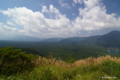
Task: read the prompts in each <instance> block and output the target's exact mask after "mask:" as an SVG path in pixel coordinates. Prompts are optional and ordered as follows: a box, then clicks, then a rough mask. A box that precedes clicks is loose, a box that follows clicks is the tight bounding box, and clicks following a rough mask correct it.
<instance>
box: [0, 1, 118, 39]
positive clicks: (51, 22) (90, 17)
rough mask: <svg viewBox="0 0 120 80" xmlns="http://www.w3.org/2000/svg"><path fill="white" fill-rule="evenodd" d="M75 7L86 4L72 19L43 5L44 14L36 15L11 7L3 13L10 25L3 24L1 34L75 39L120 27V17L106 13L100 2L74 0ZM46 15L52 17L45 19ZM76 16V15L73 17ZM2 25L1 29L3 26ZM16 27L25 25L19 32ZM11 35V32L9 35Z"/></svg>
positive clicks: (36, 13) (1, 24)
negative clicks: (93, 31) (86, 33)
mask: <svg viewBox="0 0 120 80" xmlns="http://www.w3.org/2000/svg"><path fill="white" fill-rule="evenodd" d="M73 1H74V3H75V4H77V3H78V4H84V5H85V7H84V8H79V9H78V11H79V15H78V16H77V17H76V18H75V19H74V20H70V19H69V18H67V17H66V15H65V14H61V13H60V12H59V10H58V9H57V8H55V7H54V6H53V5H50V6H49V7H48V8H47V6H42V10H41V12H39V11H38V12H33V11H32V10H30V9H27V8H26V7H15V8H9V9H8V10H1V11H0V12H1V13H3V14H4V15H7V16H8V17H9V18H10V20H8V22H7V24H8V25H9V26H12V25H15V26H14V28H12V27H9V26H6V25H5V24H3V23H0V33H1V32H2V31H4V32H5V31H7V32H6V34H7V33H8V32H12V33H11V34H13V33H14V34H16V32H17V34H25V35H29V36H34V37H39V38H50V37H72V36H78V35H82V33H81V31H87V32H91V31H92V30H100V29H108V28H120V17H117V18H116V14H114V13H112V14H107V13H106V8H105V6H104V5H103V4H102V2H101V1H100V0H73ZM45 14H47V15H48V16H49V18H48V17H45V16H44V15H45ZM73 15H74V14H73ZM1 26H2V27H1ZM17 26H22V27H23V28H22V29H19V28H18V27H17ZM8 34H9V33H8Z"/></svg>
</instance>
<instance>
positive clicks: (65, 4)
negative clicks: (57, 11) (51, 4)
mask: <svg viewBox="0 0 120 80" xmlns="http://www.w3.org/2000/svg"><path fill="white" fill-rule="evenodd" d="M59 3H60V5H61V6H62V7H67V8H70V6H69V5H68V3H63V0H59Z"/></svg>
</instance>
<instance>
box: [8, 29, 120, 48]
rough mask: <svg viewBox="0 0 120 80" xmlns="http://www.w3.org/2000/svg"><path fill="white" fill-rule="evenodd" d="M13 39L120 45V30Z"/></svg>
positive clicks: (14, 38) (15, 39) (17, 38)
mask: <svg viewBox="0 0 120 80" xmlns="http://www.w3.org/2000/svg"><path fill="white" fill-rule="evenodd" d="M9 40H11V41H38V42H58V43H72V44H92V45H93V44H94V45H99V46H104V47H114V46H115V47H120V31H118V30H114V31H111V32H109V33H107V34H104V35H96V36H89V37H71V38H49V39H39V38H36V37H31V36H24V35H20V36H16V37H13V38H11V39H9Z"/></svg>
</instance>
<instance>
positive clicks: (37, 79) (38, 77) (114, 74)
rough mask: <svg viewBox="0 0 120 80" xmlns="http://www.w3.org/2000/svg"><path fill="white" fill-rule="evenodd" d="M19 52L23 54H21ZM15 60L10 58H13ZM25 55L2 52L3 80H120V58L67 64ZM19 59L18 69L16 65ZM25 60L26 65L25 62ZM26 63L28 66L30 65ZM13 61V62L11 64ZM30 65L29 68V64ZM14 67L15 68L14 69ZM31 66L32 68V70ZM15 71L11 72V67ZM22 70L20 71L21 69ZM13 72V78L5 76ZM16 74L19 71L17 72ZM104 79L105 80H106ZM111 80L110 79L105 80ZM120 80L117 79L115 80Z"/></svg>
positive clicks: (10, 50) (4, 49) (95, 59)
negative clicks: (15, 62)
mask: <svg viewBox="0 0 120 80" xmlns="http://www.w3.org/2000/svg"><path fill="white" fill-rule="evenodd" d="M18 52H19V54H18ZM10 54H11V56H8V55H10ZM27 56H28V54H24V52H22V51H21V50H20V49H19V50H18V49H13V48H1V49H0V67H1V68H0V69H1V70H0V79H1V80H120V58H119V57H118V58H117V57H111V56H109V55H107V56H99V57H97V58H92V57H89V58H86V59H80V60H77V61H75V62H74V63H66V62H64V61H62V60H61V59H55V58H49V59H46V58H45V57H40V56H36V57H35V56H34V55H29V57H27ZM16 58H19V59H18V60H19V62H18V63H17V65H21V64H22V65H23V66H25V68H24V67H22V66H17V65H16V64H13V63H14V61H15V60H16ZM22 59H24V60H23V61H21V60H22ZM26 60H27V61H28V62H26ZM8 61H9V62H8ZM28 63H29V66H27V65H26V64H28ZM12 64H13V65H12ZM30 65H31V66H30ZM2 66H4V67H2ZM8 66H9V67H12V68H7V67H8ZM19 68H20V69H19ZM5 69H6V70H7V71H8V70H9V73H10V74H9V75H7V72H6V71H5V72H6V74H4V72H3V73H2V71H3V70H5ZM14 70H15V71H14ZM103 77H104V79H103ZM105 77H107V79H105ZM108 78H109V79H108ZM113 78H116V79H113Z"/></svg>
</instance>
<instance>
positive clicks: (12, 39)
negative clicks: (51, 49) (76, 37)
mask: <svg viewBox="0 0 120 80" xmlns="http://www.w3.org/2000/svg"><path fill="white" fill-rule="evenodd" d="M62 39H64V38H49V39H40V38H36V37H31V36H26V35H19V36H16V37H12V38H9V39H8V40H10V41H38V42H59V41H60V40H62Z"/></svg>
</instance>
